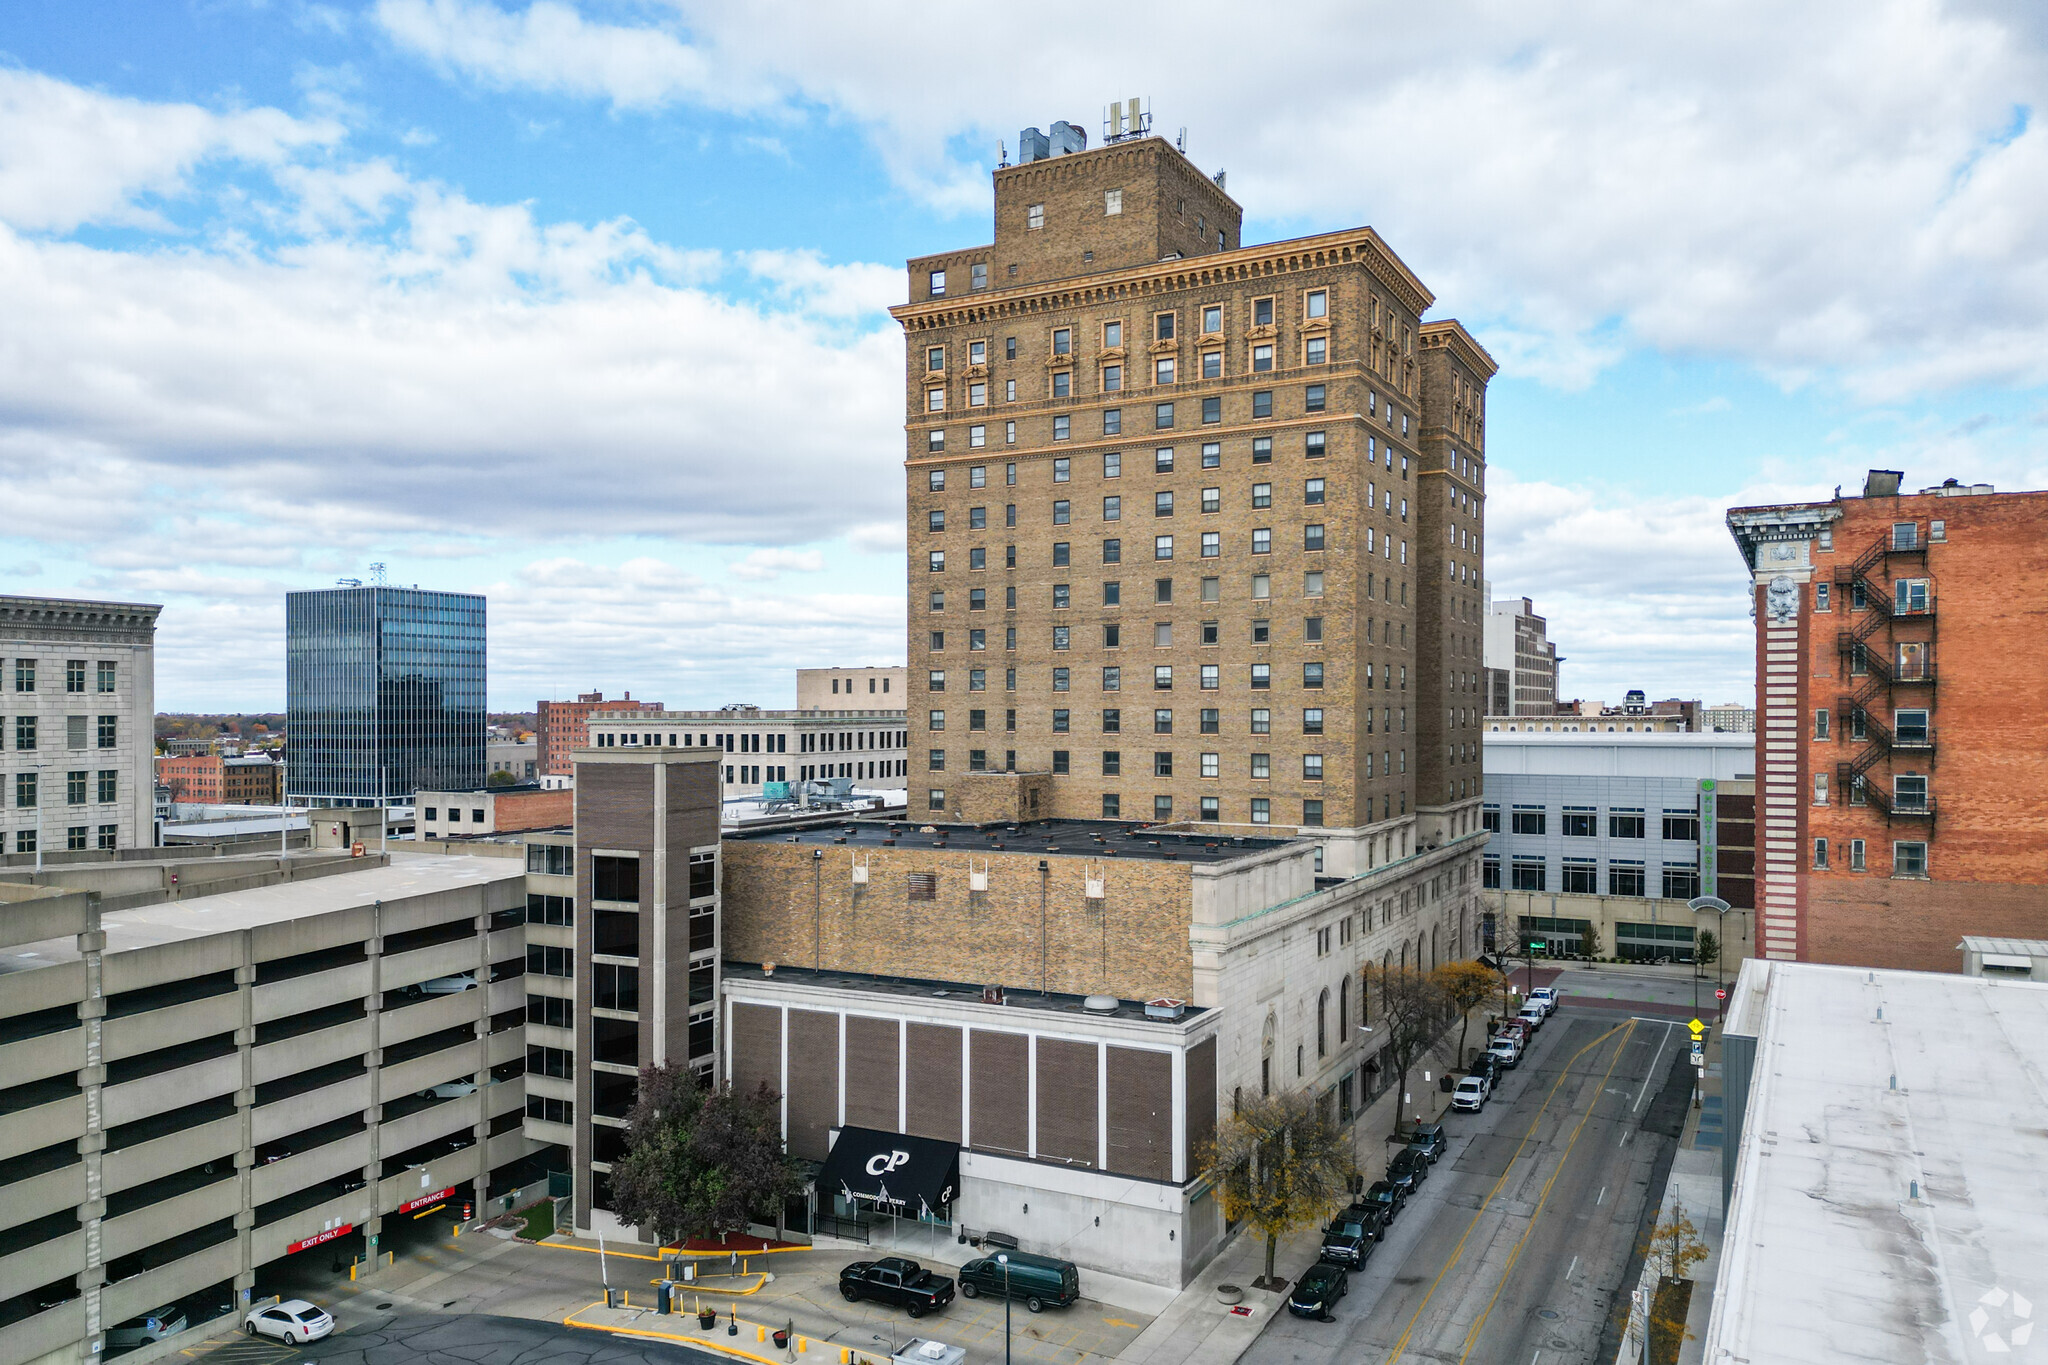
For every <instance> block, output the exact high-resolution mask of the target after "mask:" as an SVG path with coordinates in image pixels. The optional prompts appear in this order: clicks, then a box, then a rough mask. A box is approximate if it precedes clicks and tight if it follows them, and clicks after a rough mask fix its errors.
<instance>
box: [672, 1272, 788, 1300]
mask: <svg viewBox="0 0 2048 1365" xmlns="http://www.w3.org/2000/svg"><path fill="white" fill-rule="evenodd" d="M734 1278H736V1279H742V1280H752V1281H753V1283H752V1284H750V1285H748V1286H747V1287H746V1288H745V1289H727V1288H726V1287H725V1286H724V1285H721V1284H706V1283H705V1282H704V1281H703V1280H649V1281H648V1282H647V1283H649V1284H685V1285H688V1286H689V1287H690V1292H691V1293H693V1294H694V1293H700V1292H701V1293H705V1294H731V1295H732V1296H734V1297H735V1298H744V1297H745V1296H746V1295H748V1294H756V1293H759V1292H760V1289H761V1286H762V1285H764V1284H766V1283H768V1272H767V1271H765V1270H756V1271H752V1272H750V1273H748V1274H745V1275H739V1276H735V1277H734Z"/></svg>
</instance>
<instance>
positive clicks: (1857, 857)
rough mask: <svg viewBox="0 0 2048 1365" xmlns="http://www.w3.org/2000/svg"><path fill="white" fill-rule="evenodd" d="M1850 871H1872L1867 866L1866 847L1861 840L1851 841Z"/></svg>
mask: <svg viewBox="0 0 2048 1365" xmlns="http://www.w3.org/2000/svg"><path fill="white" fill-rule="evenodd" d="M1849 870H1850V871H1851V872H1867V871H1869V870H1870V869H1869V867H1868V866H1867V865H1866V859H1865V854H1864V846H1863V841H1862V840H1861V839H1851V840H1850V841H1849Z"/></svg>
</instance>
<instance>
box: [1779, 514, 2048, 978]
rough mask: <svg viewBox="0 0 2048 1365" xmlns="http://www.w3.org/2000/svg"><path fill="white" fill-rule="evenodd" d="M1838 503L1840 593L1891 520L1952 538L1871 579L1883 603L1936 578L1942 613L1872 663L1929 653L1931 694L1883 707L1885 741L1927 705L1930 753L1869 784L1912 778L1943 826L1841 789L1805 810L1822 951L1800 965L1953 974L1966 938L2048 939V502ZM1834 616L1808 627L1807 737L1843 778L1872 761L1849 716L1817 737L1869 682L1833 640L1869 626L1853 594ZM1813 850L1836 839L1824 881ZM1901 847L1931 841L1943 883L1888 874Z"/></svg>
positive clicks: (1811, 917) (1875, 645) (1931, 862)
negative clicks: (1860, 759) (1859, 866)
mask: <svg viewBox="0 0 2048 1365" xmlns="http://www.w3.org/2000/svg"><path fill="white" fill-rule="evenodd" d="M1839 505H1840V506H1841V508H1842V512H1843V516H1842V519H1841V521H1840V522H1839V523H1837V525H1836V527H1835V533H1834V548H1833V550H1832V551H1820V552H1817V553H1816V555H1815V562H1816V566H1817V568H1818V569H1819V573H1818V574H1817V577H1820V578H1829V579H1831V578H1832V577H1833V572H1832V571H1833V569H1834V567H1835V566H1836V565H1838V564H1846V563H1850V562H1853V561H1855V560H1856V559H1857V558H1858V557H1859V556H1861V555H1862V554H1863V553H1864V552H1865V551H1866V550H1868V549H1869V548H1870V546H1871V545H1872V544H1873V543H1875V542H1876V541H1877V539H1878V538H1879V537H1880V536H1885V535H1888V534H1889V533H1890V531H1891V528H1892V526H1893V524H1894V523H1903V522H1912V523H1913V524H1914V526H1915V528H1916V533H1917V535H1918V537H1919V538H1920V539H1921V540H1922V541H1923V542H1924V541H1927V540H1928V539H1929V528H1930V523H1931V522H1932V521H1934V520H1936V519H1939V520H1941V521H1942V522H1943V523H1944V530H1945V538H1944V539H1943V540H1942V541H1939V542H1935V543H1931V544H1928V545H1927V548H1926V553H1925V556H1924V558H1923V557H1920V556H1903V557H1902V556H1893V557H1892V558H1891V559H1890V560H1889V561H1888V562H1887V563H1885V564H1883V565H1880V567H1879V568H1877V569H1876V570H1874V571H1873V576H1874V577H1878V578H1879V579H1880V580H1881V582H1882V583H1883V586H1884V589H1885V591H1886V592H1887V593H1890V592H1892V591H1893V583H1894V581H1895V579H1896V578H1921V577H1925V578H1927V579H1929V580H1930V583H1931V588H1930V591H1931V593H1932V595H1933V598H1934V606H1935V610H1934V612H1933V614H1932V616H1931V617H1923V618H1893V620H1892V621H1890V622H1889V623H1888V628H1886V629H1880V630H1879V631H1878V632H1877V633H1876V634H1875V635H1874V636H1872V637H1871V639H1872V645H1871V647H1872V649H1873V650H1883V649H1884V648H1886V646H1887V645H1888V644H1890V643H1895V642H1896V641H1898V640H1906V639H1913V640H1922V639H1924V640H1927V641H1929V642H1930V644H1931V648H1932V655H1933V660H1934V673H1935V681H1934V683H1933V685H1932V686H1909V685H1900V686H1896V687H1894V688H1893V689H1891V692H1890V694H1889V696H1884V697H1880V698H1879V699H1878V700H1877V701H1874V702H1872V703H1870V709H1871V711H1872V713H1873V714H1874V715H1876V717H1877V719H1879V720H1880V721H1882V722H1883V723H1884V724H1886V725H1887V726H1889V725H1891V724H1892V723H1893V721H1894V718H1895V713H1896V711H1897V710H1898V709H1899V708H1917V707H1922V706H1924V707H1926V708H1927V710H1928V713H1929V717H1928V719H1929V724H1930V726H1931V727H1932V729H1933V731H1934V737H1935V745H1934V748H1933V750H1932V752H1931V753H1925V752H1918V753H1916V752H1909V751H1906V750H1896V751H1894V752H1893V753H1892V755H1891V756H1890V758H1889V759H1887V760H1884V761H1881V762H1879V763H1878V764H1876V765H1875V766H1874V767H1873V768H1872V769H1871V770H1870V773H1871V776H1872V777H1873V778H1874V779H1875V780H1877V781H1880V782H1882V783H1883V784H1884V785H1885V787H1886V788H1892V787H1894V786H1895V784H1896V779H1897V777H1898V775H1899V774H1901V773H1921V774H1926V775H1927V776H1928V791H1929V795H1930V797H1931V799H1932V801H1933V804H1934V807H1935V811H1936V816H1935V818H1934V819H1933V820H1925V819H1916V818H1910V817H1901V816H1895V817H1893V818H1892V819H1891V820H1889V821H1888V820H1887V819H1886V817H1885V815H1884V814H1883V812H1882V811H1881V810H1879V809H1878V808H1877V807H1876V806H1875V805H1862V806H1856V805H1851V804H1849V802H1848V800H1847V795H1848V794H1847V793H1846V792H1842V791H1839V790H1837V791H1834V792H1832V793H1831V801H1830V804H1829V805H1828V806H1826V807H1823V808H1813V807H1811V806H1810V804H1809V812H1810V814H1809V822H1808V823H1809V826H1810V828H1809V831H1808V833H1809V836H1810V837H1809V838H1808V840H1807V843H1806V846H1805V847H1804V848H1803V849H1802V857H1801V865H1802V868H1803V869H1804V870H1803V874H1802V880H1803V882H1804V892H1805V897H1806V901H1807V904H1806V928H1807V933H1808V936H1809V942H1808V944H1807V945H1806V951H1804V952H1803V953H1802V954H1801V956H1803V957H1807V958H1810V959H1812V960H1815V961H1824V962H1853V963H1857V964H1859V965H1862V964H1868V965H1873V966H1897V967H1916V968H1927V969H1932V970H1941V971H1955V970H1958V969H1960V967H1961V965H1962V958H1961V954H1960V953H1959V952H1958V951H1956V944H1957V943H1958V942H1959V941H1960V940H1961V938H1962V936H1963V935H1964V934H1993V935H2010V936H2014V937H2022V938H2039V937H2042V936H2044V935H2048V782H2044V781H2043V777H2044V776H2048V752H2044V749H2043V746H2042V743H2041V739H2040V724H2041V721H2040V718H2041V717H2042V715H2044V714H2048V599H2044V598H2043V596H2042V593H2041V591H2040V585H2042V584H2043V583H2044V582H2048V537H2044V536H2043V534H2042V527H2043V526H2044V525H2048V493H2014V494H1994V495H1988V496H1958V497H1939V496H1924V495H1909V496H1905V497H1899V498H1845V499H1843V500H1842V501H1841V503H1840V504H1839ZM1807 605H1808V606H1809V607H1810V606H1811V605H1812V603H1811V599H1809V601H1808V603H1807ZM1830 605H1831V608H1832V610H1831V611H1830V612H1829V613H1826V614H1822V613H1814V614H1812V615H1811V618H1810V619H1811V621H1812V623H1813V631H1812V633H1813V637H1814V639H1813V648H1812V655H1811V659H1810V672H1811V681H1810V684H1809V687H1808V691H1809V693H1810V702H1809V706H1808V709H1807V712H1806V714H1805V715H1804V716H1803V717H1802V725H1801V730H1802V734H1803V735H1804V737H1805V740H1804V744H1805V751H1806V755H1807V760H1808V761H1807V766H1808V768H1809V769H1810V771H1814V772H1819V771H1832V770H1833V769H1834V768H1835V766H1836V765H1837V764H1838V763H1840V762H1842V761H1844V760H1850V759H1853V758H1854V757H1855V756H1856V755H1857V754H1858V753H1859V752H1861V751H1862V750H1863V748H1864V745H1863V744H1860V743H1857V742H1855V741H1853V740H1850V739H1848V738H1846V735H1847V727H1846V726H1845V725H1844V724H1843V718H1842V717H1840V716H1838V715H1837V716H1833V717H1832V718H1831V726H1830V739H1829V740H1828V741H1827V742H1821V741H1818V740H1816V739H1815V738H1814V734H1815V717H1814V714H1813V713H1814V711H1815V709H1817V708H1819V707H1822V706H1826V707H1828V708H1830V709H1831V710H1839V702H1838V695H1839V694H1841V693H1843V692H1845V691H1847V690H1849V689H1850V688H1853V687H1855V686H1856V685H1857V684H1859V683H1860V682H1861V681H1863V680H1862V679H1851V678H1847V677H1844V676H1843V673H1844V664H1843V661H1842V659H1841V658H1840V656H1839V654H1838V651H1837V649H1836V633H1837V631H1838V630H1842V629H1851V628H1853V627H1854V626H1855V625H1857V624H1858V623H1860V622H1861V621H1863V620H1867V619H1868V613H1857V612H1854V611H1852V610H1851V609H1850V603H1849V600H1848V591H1847V589H1846V588H1843V587H1840V586H1836V587H1834V589H1833V600H1832V601H1831V604H1830ZM1881 708H1882V709H1881ZM1837 785H1839V784H1837ZM1809 786H1810V779H1809ZM1810 795H1811V793H1810V792H1809V793H1808V796H1809V803H1810ZM1814 837H1826V838H1827V839H1828V840H1829V842H1830V859H1829V862H1830V867H1829V868H1828V870H1826V871H1820V870H1816V869H1814V868H1813V867H1812V862H1813V857H1812V853H1813V849H1812V838H1814ZM1858 838H1860V839H1862V840H1864V844H1865V849H1866V854H1865V870H1864V871H1861V872H1856V871H1851V870H1850V869H1849V867H1848V862H1849V859H1848V849H1849V841H1850V840H1852V839H1858ZM1894 841H1915V842H1921V841H1924V842H1925V843H1926V845H1927V868H1928V874H1929V877H1930V878H1931V879H1932V880H1931V881H1917V880H1912V879H1894V878H1893V877H1892V876H1891V875H1890V874H1891V872H1892V848H1893V844H1894Z"/></svg>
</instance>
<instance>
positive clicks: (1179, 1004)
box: [1145, 996, 1188, 1019]
mask: <svg viewBox="0 0 2048 1365" xmlns="http://www.w3.org/2000/svg"><path fill="white" fill-rule="evenodd" d="M1187 1012H1188V1002H1187V1001H1185V1000H1174V999H1172V998H1170V997H1165V996H1162V997H1161V998H1160V999H1157V1000H1147V1001H1146V1002H1145V1017H1146V1018H1147V1019H1178V1018H1180V1017H1181V1016H1182V1015H1184V1014H1186V1013H1187Z"/></svg>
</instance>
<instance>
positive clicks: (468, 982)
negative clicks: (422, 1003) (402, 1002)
mask: <svg viewBox="0 0 2048 1365" xmlns="http://www.w3.org/2000/svg"><path fill="white" fill-rule="evenodd" d="M475 989H476V973H475V972H458V973H456V974H455V975H454V976H437V977H435V978H433V979H432V980H431V981H415V982H414V983H413V984H412V985H410V986H407V987H406V988H405V993H406V994H407V995H410V996H414V997H418V996H422V995H460V994H462V992H464V991H473V990H475Z"/></svg>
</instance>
